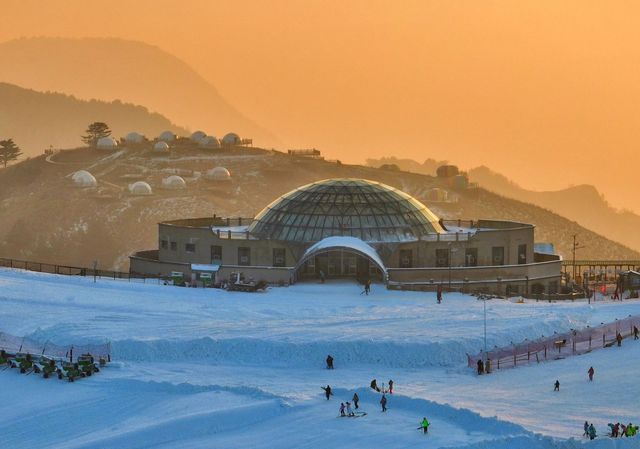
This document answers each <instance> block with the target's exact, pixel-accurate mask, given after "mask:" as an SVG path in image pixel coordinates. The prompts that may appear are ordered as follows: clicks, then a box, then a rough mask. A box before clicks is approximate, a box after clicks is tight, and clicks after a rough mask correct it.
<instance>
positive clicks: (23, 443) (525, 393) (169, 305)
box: [0, 270, 640, 449]
mask: <svg viewBox="0 0 640 449" xmlns="http://www.w3.org/2000/svg"><path fill="white" fill-rule="evenodd" d="M360 292H361V290H360V288H358V286H357V285H355V284H352V283H349V282H335V283H327V284H323V285H320V284H298V285H295V286H293V287H289V288H274V289H271V290H269V291H268V292H266V293H261V294H243V293H229V292H224V291H220V290H195V289H184V288H178V287H169V286H162V285H154V284H142V283H129V282H126V281H104V280H98V282H97V283H95V284H94V283H93V282H92V279H86V278H73V277H61V276H53V275H43V274H37V273H28V272H21V271H10V270H2V271H0V331H6V332H10V333H12V334H15V335H27V336H29V337H31V338H35V339H39V340H42V341H45V340H50V341H53V342H55V343H71V342H75V343H84V342H87V341H105V340H109V341H111V342H112V344H113V349H114V361H113V363H112V364H111V365H110V366H109V367H108V368H106V369H105V370H103V371H102V372H101V373H100V374H99V375H97V376H94V377H91V378H88V379H83V380H81V381H79V382H76V383H74V384H69V383H66V382H61V381H58V380H57V379H50V380H44V379H42V378H40V377H36V376H35V375H30V376H24V375H19V374H17V373H16V371H15V370H6V371H0V385H2V387H3V388H2V389H3V400H2V401H0V434H1V435H2V442H3V444H6V445H7V447H12V448H22V447H25V448H27V447H29V448H31V447H34V446H35V447H53V448H89V447H91V448H95V447H100V448H147V447H161V448H173V447H180V448H244V447H256V448H270V447H278V448H300V447H309V448H316V447H340V448H356V447H372V448H376V447H385V448H391V447H393V448H398V447H424V446H425V445H427V446H428V447H457V448H460V447H468V448H478V449H480V448H489V447H491V448H498V449H502V448H504V449H506V448H516V449H519V448H520V449H525V448H527V449H529V448H543V449H551V448H563V449H564V448H566V449H569V448H575V447H582V444H586V447H594V448H601V447H602V448H604V447H607V448H610V447H619V448H631V447H638V445H639V444H640V440H636V439H626V440H617V441H613V440H609V439H602V438H599V439H598V440H596V441H595V442H589V443H587V442H583V441H571V440H568V439H569V438H572V437H573V438H576V439H580V435H581V433H582V431H581V425H582V423H583V422H584V420H585V419H586V420H589V421H590V422H591V421H593V422H594V423H595V425H596V427H597V428H598V430H599V432H600V433H604V431H605V426H606V424H607V422H610V421H612V420H620V421H623V422H629V421H632V422H637V420H638V418H640V407H639V406H638V401H637V397H638V394H639V393H640V388H639V387H638V386H637V381H636V380H635V376H634V375H633V373H637V371H638V368H640V343H638V342H633V341H628V342H627V341H625V342H624V343H623V346H622V348H610V349H603V350H599V351H594V352H593V353H591V354H588V355H585V356H580V357H573V358H569V359H565V360H561V361H556V362H548V363H543V364H540V365H537V366H529V367H525V368H518V369H511V370H506V371H502V372H497V373H494V374H492V375H489V376H484V377H477V376H475V375H474V374H473V372H472V371H471V370H469V369H468V368H466V366H465V361H466V360H465V352H475V351H477V350H478V349H480V347H481V346H482V344H483V342H482V335H483V314H482V303H481V302H479V301H477V300H476V299H475V298H472V297H468V296H464V295H458V294H450V295H445V300H444V303H443V304H441V305H438V304H436V302H435V298H434V295H433V294H429V293H419V292H395V291H387V290H384V289H383V288H382V287H381V286H375V285H374V287H373V294H372V295H370V296H365V295H361V294H360ZM639 311H640V304H639V303H638V302H625V303H610V302H604V303H600V304H596V305H588V304H586V303H581V302H576V303H567V304H549V303H535V302H526V303H524V304H516V303H512V302H508V301H498V300H494V301H490V302H489V303H488V307H487V312H488V314H487V318H488V323H487V324H488V342H489V344H490V345H494V344H495V345H501V344H505V343H508V342H509V341H516V340H521V339H523V338H534V337H537V336H539V335H540V334H549V333H552V332H553V331H554V330H557V331H562V330H567V329H569V328H575V327H581V326H585V325H587V324H599V323H600V322H602V321H610V320H613V319H615V318H621V317H625V316H627V315H629V314H636V313H638V312H639ZM329 353H330V354H332V355H333V356H334V358H335V366H336V369H335V370H333V371H328V370H326V369H324V358H325V357H326V355H327V354H329ZM591 365H593V366H594V367H595V368H596V381H595V382H593V383H589V382H587V380H586V370H587V369H588V367H589V366H591ZM372 378H376V379H378V383H382V382H387V381H388V379H394V381H395V383H396V388H395V392H394V394H393V395H390V396H389V403H388V406H389V411H388V412H386V413H381V412H380V411H379V407H380V406H379V404H378V401H379V399H380V396H379V394H377V393H374V392H372V391H371V390H370V389H368V388H367V386H368V384H369V381H370V380H371V379H372ZM555 379H559V380H560V382H561V391H560V393H554V392H553V391H552V389H553V382H554V381H555ZM327 384H330V385H331V386H332V387H333V388H334V397H333V398H332V399H331V400H330V401H326V400H325V399H324V397H323V392H322V390H321V389H320V386H321V385H327ZM354 392H358V394H359V396H360V397H361V400H362V404H361V410H364V411H367V412H368V415H367V416H365V417H362V418H357V419H340V418H337V416H338V407H339V404H340V402H341V401H347V400H350V399H351V397H352V395H353V393H354ZM423 416H427V417H428V418H429V419H430V421H431V422H432V427H431V429H430V434H429V435H428V436H425V435H422V433H421V432H420V431H418V430H417V427H418V426H419V422H420V420H421V419H422V417H423ZM542 435H546V436H542Z"/></svg>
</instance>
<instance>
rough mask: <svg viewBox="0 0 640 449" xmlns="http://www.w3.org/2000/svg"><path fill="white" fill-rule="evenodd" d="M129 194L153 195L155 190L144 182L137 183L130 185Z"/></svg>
mask: <svg viewBox="0 0 640 449" xmlns="http://www.w3.org/2000/svg"><path fill="white" fill-rule="evenodd" d="M129 192H131V194H132V195H151V194H152V193H153V190H151V186H150V185H149V184H148V183H146V182H144V181H136V182H134V183H133V184H129Z"/></svg>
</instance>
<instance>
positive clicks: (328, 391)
mask: <svg viewBox="0 0 640 449" xmlns="http://www.w3.org/2000/svg"><path fill="white" fill-rule="evenodd" d="M320 388H322V389H323V390H324V395H325V396H326V397H327V401H328V400H329V396H333V392H332V391H331V387H330V386H329V385H327V386H326V387H320Z"/></svg>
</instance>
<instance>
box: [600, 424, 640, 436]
mask: <svg viewBox="0 0 640 449" xmlns="http://www.w3.org/2000/svg"><path fill="white" fill-rule="evenodd" d="M607 426H609V429H610V430H611V433H610V434H609V436H610V437H612V438H618V437H620V438H622V437H635V436H636V435H637V434H638V426H634V425H633V424H631V423H629V424H628V425H626V426H625V425H624V424H620V423H619V422H618V423H615V424H613V423H609V424H607Z"/></svg>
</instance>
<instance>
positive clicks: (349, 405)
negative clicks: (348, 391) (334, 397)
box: [347, 402, 356, 416]
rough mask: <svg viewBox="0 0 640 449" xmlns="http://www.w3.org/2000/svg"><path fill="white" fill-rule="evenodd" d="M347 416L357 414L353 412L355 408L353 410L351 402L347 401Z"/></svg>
mask: <svg viewBox="0 0 640 449" xmlns="http://www.w3.org/2000/svg"><path fill="white" fill-rule="evenodd" d="M347 416H356V414H355V413H353V410H351V404H350V403H348V402H347Z"/></svg>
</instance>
